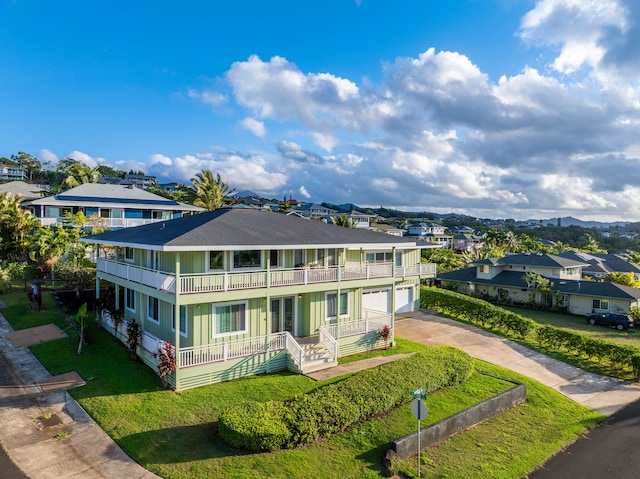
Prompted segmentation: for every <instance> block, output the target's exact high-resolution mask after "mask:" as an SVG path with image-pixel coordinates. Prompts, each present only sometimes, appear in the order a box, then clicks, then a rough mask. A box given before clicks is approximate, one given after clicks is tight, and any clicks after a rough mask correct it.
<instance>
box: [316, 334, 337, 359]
mask: <svg viewBox="0 0 640 479" xmlns="http://www.w3.org/2000/svg"><path fill="white" fill-rule="evenodd" d="M318 332H319V333H320V343H321V344H322V345H323V346H324V347H325V348H326V349H327V350H328V351H329V352H330V353H331V355H332V356H333V359H334V360H336V361H337V360H338V347H339V345H338V341H337V340H336V338H334V337H333V336H332V335H331V333H330V332H329V330H328V329H327V328H326V327H325V326H320V327H319V328H318Z"/></svg>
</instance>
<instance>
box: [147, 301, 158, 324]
mask: <svg viewBox="0 0 640 479" xmlns="http://www.w3.org/2000/svg"><path fill="white" fill-rule="evenodd" d="M147 318H149V320H151V321H153V322H154V323H159V322H160V304H159V301H158V298H154V297H153V296H149V309H148V311H147Z"/></svg>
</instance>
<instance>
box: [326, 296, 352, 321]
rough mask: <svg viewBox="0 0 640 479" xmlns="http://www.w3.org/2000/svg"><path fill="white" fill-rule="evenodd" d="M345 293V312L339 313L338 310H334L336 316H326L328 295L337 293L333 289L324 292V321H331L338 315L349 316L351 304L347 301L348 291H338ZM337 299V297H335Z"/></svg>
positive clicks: (341, 316)
mask: <svg viewBox="0 0 640 479" xmlns="http://www.w3.org/2000/svg"><path fill="white" fill-rule="evenodd" d="M343 294H344V295H346V296H347V312H346V313H345V314H340V312H339V311H336V316H327V311H326V308H327V304H328V300H329V295H336V296H337V295H338V294H337V293H336V292H335V291H327V292H326V293H324V305H325V318H324V320H325V321H333V320H335V319H338V317H340V318H348V317H349V311H350V309H351V304H350V301H349V296H350V294H349V291H340V295H343ZM336 299H337V298H336Z"/></svg>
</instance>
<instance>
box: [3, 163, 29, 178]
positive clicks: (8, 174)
mask: <svg viewBox="0 0 640 479" xmlns="http://www.w3.org/2000/svg"><path fill="white" fill-rule="evenodd" d="M27 179H28V178H27V170H26V169H25V168H21V167H20V166H15V165H5V164H0V181H25V180H27Z"/></svg>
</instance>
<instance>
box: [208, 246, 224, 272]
mask: <svg viewBox="0 0 640 479" xmlns="http://www.w3.org/2000/svg"><path fill="white" fill-rule="evenodd" d="M209 269H214V270H217V269H224V251H209Z"/></svg>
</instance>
